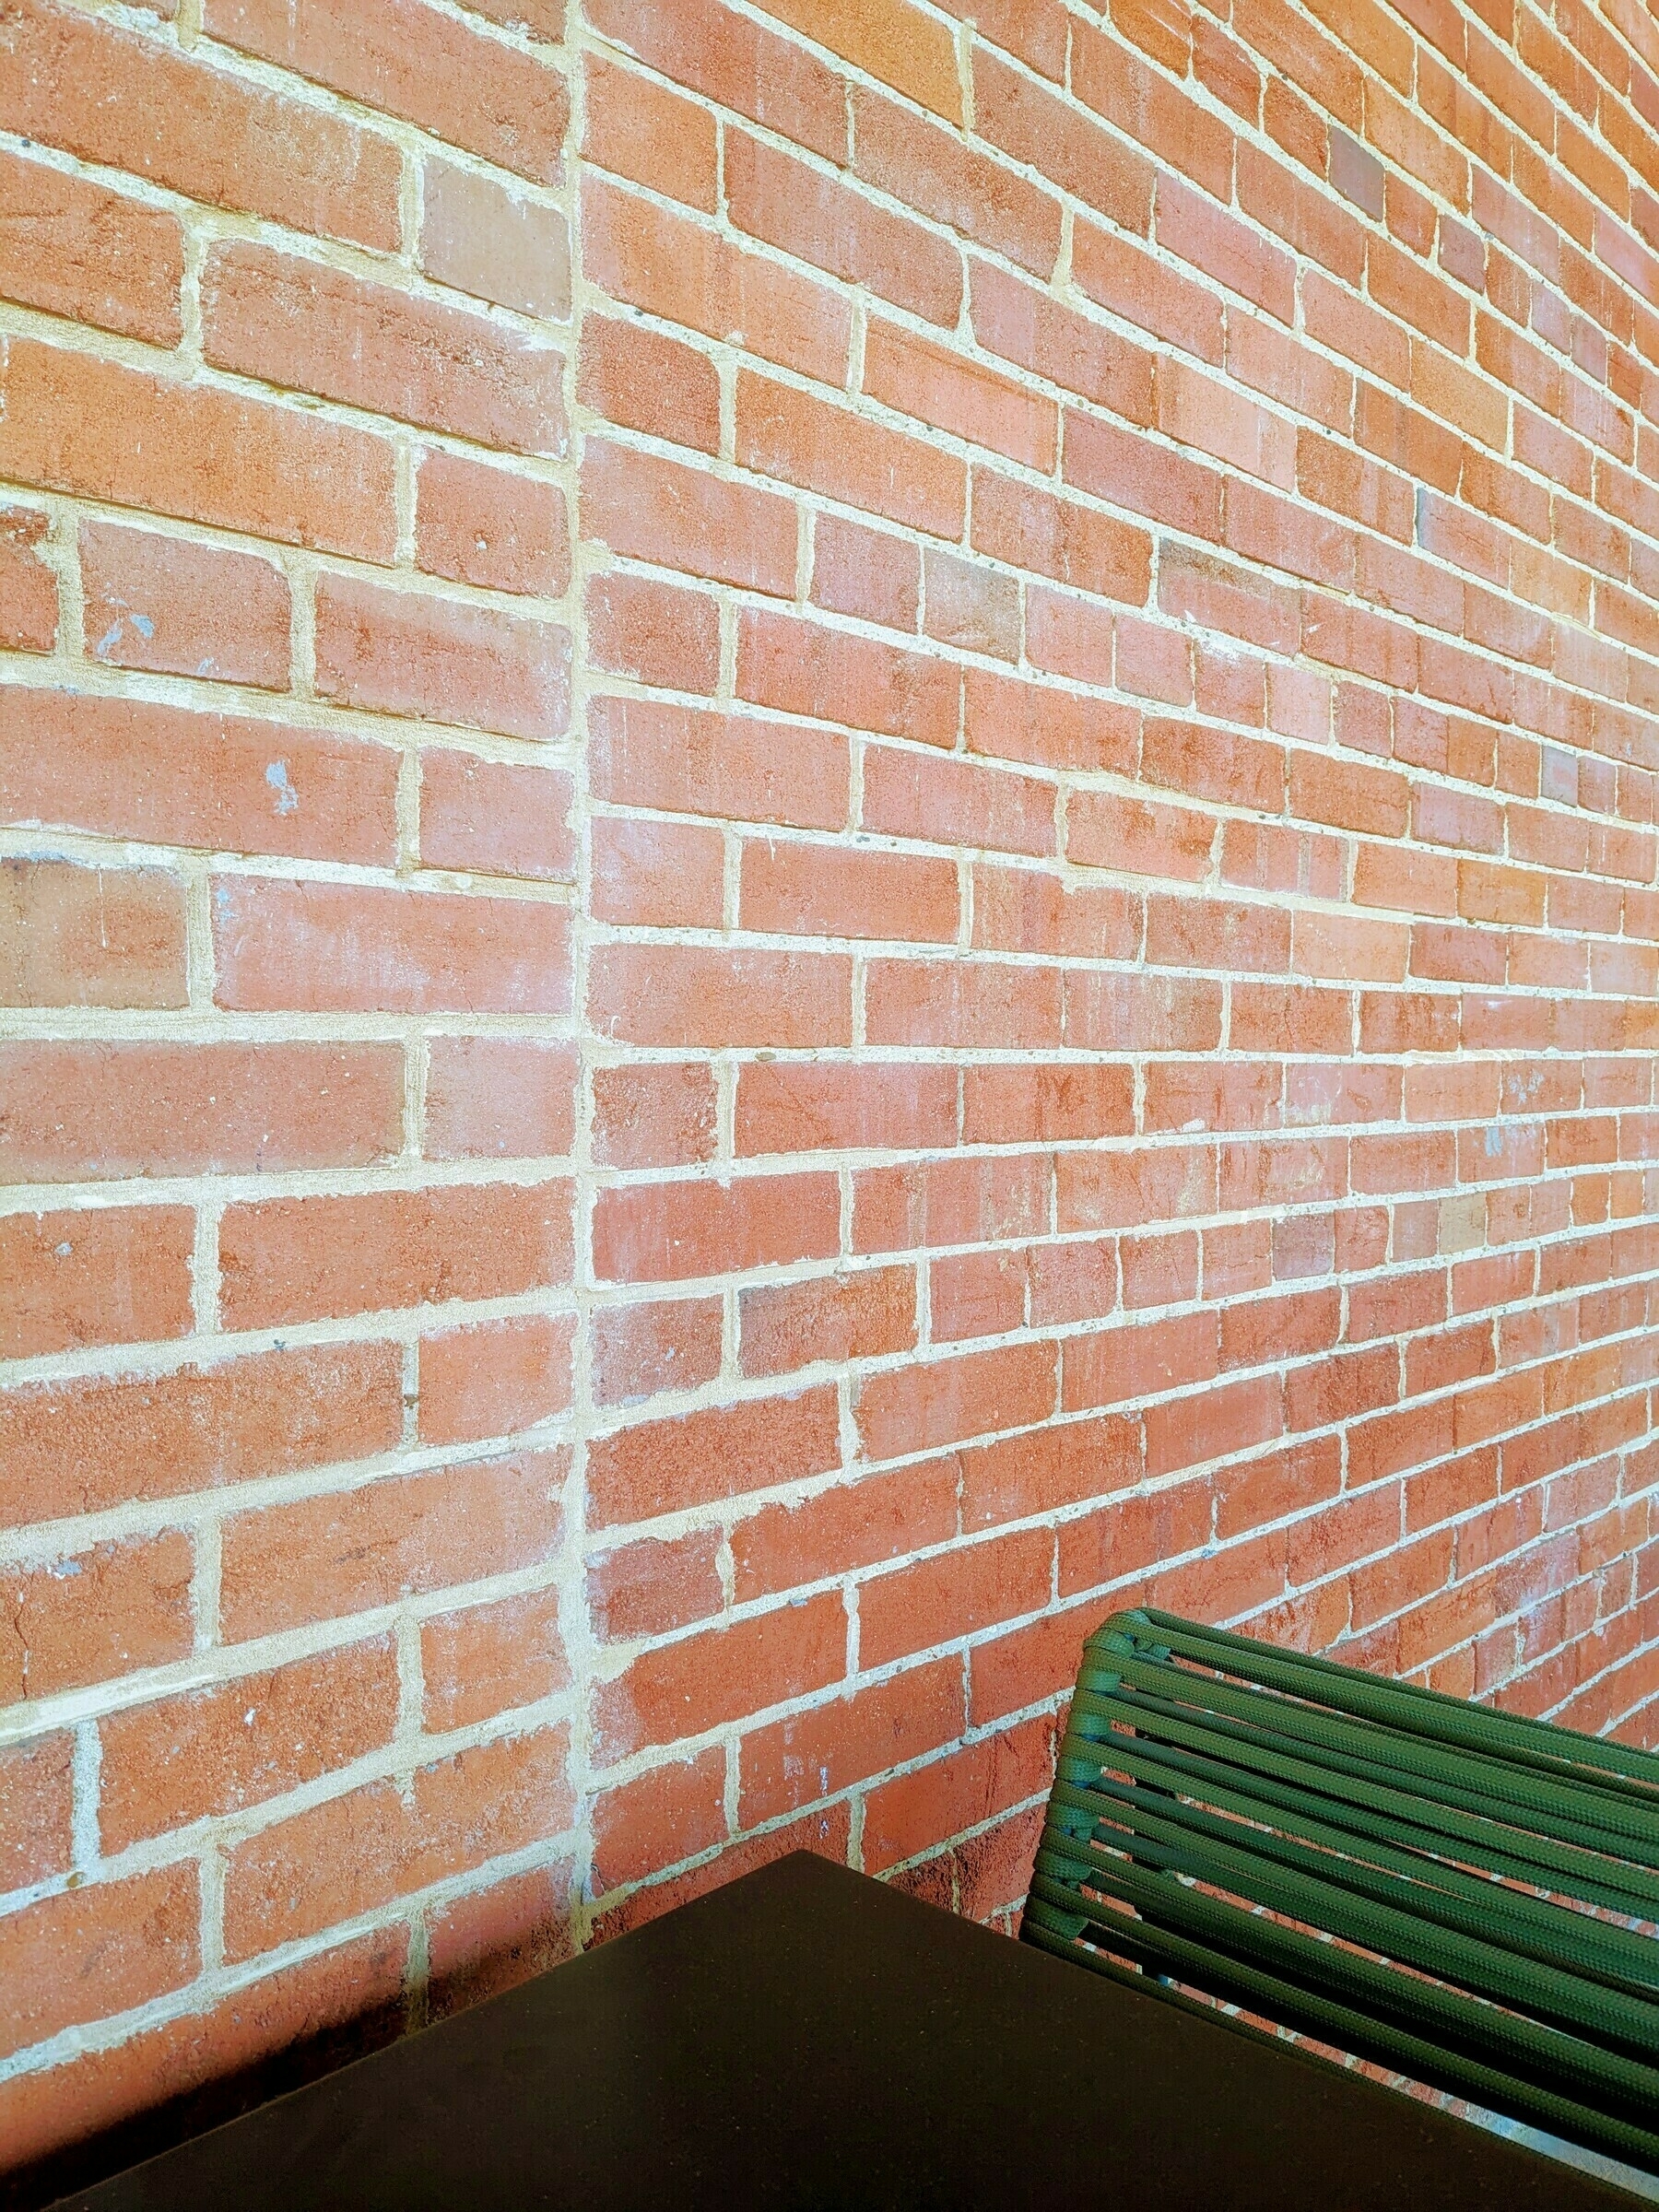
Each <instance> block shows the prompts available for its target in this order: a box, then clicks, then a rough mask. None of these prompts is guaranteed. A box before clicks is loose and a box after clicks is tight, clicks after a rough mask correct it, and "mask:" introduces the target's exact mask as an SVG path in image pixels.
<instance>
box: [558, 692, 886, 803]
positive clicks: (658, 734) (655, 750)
mask: <svg viewBox="0 0 1659 2212" xmlns="http://www.w3.org/2000/svg"><path fill="white" fill-rule="evenodd" d="M589 733H590V735H589V758H590V760H591V763H592V775H593V782H594V792H595V794H596V795H597V796H598V797H599V798H600V799H602V800H609V801H613V802H615V803H617V804H618V805H622V806H658V807H662V808H664V809H665V810H671V811H673V812H675V813H681V814H700V815H705V816H710V815H712V816H713V817H714V818H716V819H721V820H725V819H736V820H739V821H748V822H787V823H791V824H793V825H794V827H796V828H797V829H802V830H836V829H841V827H843V826H844V825H845V822H846V819H847V809H848V801H849V796H850V792H851V786H852V768H851V759H850V755H849V752H848V747H847V741H846V739H845V738H844V737H841V736H837V735H832V734H831V733H830V732H829V731H827V730H807V729H801V728H795V727H792V726H790V725H787V724H779V723H775V722H769V721H766V720H764V719H762V718H761V717H759V716H758V715H747V714H745V715H736V714H722V713H714V712H699V711H696V710H692V709H688V708H684V707H676V706H671V705H668V704H667V703H665V702H661V701H658V700H595V701H594V705H593V707H592V708H591V710H590V712H589Z"/></svg>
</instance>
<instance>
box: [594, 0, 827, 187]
mask: <svg viewBox="0 0 1659 2212" xmlns="http://www.w3.org/2000/svg"><path fill="white" fill-rule="evenodd" d="M591 20H592V22H593V25H594V29H596V30H597V31H599V32H600V34H601V35H602V36H603V37H605V38H606V39H608V40H609V41H610V42H611V43H612V44H613V45H614V46H618V47H620V48H621V49H623V51H624V52H626V53H630V54H632V55H635V56H636V57H637V58H638V59H639V60H641V62H643V63H644V64H645V65H646V66H647V67H648V68H652V69H654V70H655V71H656V72H657V74H658V75H659V76H665V77H667V78H668V79H669V80H670V81H671V82H672V83H674V84H677V85H683V86H685V87H686V88H688V90H690V91H694V92H701V93H703V94H704V95H706V97H707V98H708V99H710V100H713V101H714V102H715V103H716V104H717V105H718V106H721V107H726V108H735V110H736V111H737V112H738V113H739V114H740V115H747V116H748V117H749V119H750V121H751V122H754V123H759V124H764V125H765V126H766V128H767V129H768V130H772V131H777V132H779V133H780V134H781V135H782V136H784V137H786V138H793V139H794V141H795V142H796V144H797V145H801V146H808V147H812V148H813V150H814V151H815V152H817V153H820V154H823V155H826V156H827V157H828V158H829V159H830V160H839V159H841V157H842V156H843V155H844V154H845V152H846V141H847V122H846V100H845V92H844V89H843V86H842V81H841V77H840V76H838V75H837V73H836V72H835V71H834V70H832V69H830V68H829V67H828V66H827V65H825V64H824V63H822V62H820V61H819V60H818V57H817V55H816V54H811V53H806V52H805V51H804V50H803V49H802V47H801V46H800V44H799V43H798V42H797V41H795V40H793V39H790V38H786V37H783V36H782V35H780V34H779V33H778V32H777V31H774V30H771V29H767V28H766V27H764V26H762V25H760V24H758V23H755V22H752V21H751V20H750V19H749V18H747V17H745V16H739V15H737V14H736V13H735V12H734V11H733V10H731V9H728V8H725V7H723V6H720V5H719V0H595V5H594V8H593V11H592V17H591Z"/></svg>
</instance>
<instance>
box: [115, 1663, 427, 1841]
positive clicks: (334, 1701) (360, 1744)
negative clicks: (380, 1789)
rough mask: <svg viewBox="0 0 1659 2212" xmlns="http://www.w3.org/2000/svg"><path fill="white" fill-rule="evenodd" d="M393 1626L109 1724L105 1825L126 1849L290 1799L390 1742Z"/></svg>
mask: <svg viewBox="0 0 1659 2212" xmlns="http://www.w3.org/2000/svg"><path fill="white" fill-rule="evenodd" d="M397 1697H398V1688H397V1659H396V1653H395V1652H394V1649H393V1645H392V1640H391V1638H390V1637H389V1636H379V1637H376V1638H374V1639H373V1640H372V1641H370V1642H367V1643H359V1644H352V1645H350V1646H348V1647H347V1649H346V1650H344V1651H340V1652H324V1653H318V1654H317V1655H316V1656H315V1657H313V1658H309V1659H300V1660H296V1661H294V1662H293V1663H292V1664H291V1665H288V1666H279V1667H276V1668H273V1669H271V1670H269V1671H268V1672H266V1673H264V1674H257V1675H241V1676H239V1677H237V1679H236V1680H235V1681H233V1682H227V1683H223V1684H221V1685H219V1686H218V1687H216V1688H211V1689H196V1690H188V1691H186V1692H185V1693H184V1694H183V1695H182V1696H181V1697H174V1698H162V1699H159V1700H156V1701H155V1702H153V1703H151V1704H147V1705H138V1706H134V1707H131V1708H129V1710H128V1711H126V1712H118V1713H112V1714H110V1715H108V1716H107V1717H106V1718H105V1719H104V1720H102V1721H100V1724H99V1730H98V1735H99V1755H100V1764H99V1794H98V1829H99V1837H100V1841H101V1843H102V1845H103V1848H104V1849H105V1850H106V1851H108V1852H118V1851H124V1850H125V1849H126V1848H127V1847H128V1846H129V1845H130V1844H133V1843H136V1842H141V1841H144V1840H145V1839H147V1837H150V1836H159V1835H165V1834H166V1833H167V1832H168V1830H170V1829H174V1828H187V1827H189V1826H190V1825H191V1824H192V1823H193V1822H194V1821H197V1820H203V1819H206V1818H210V1817H211V1816H213V1815H215V1814H223V1813H236V1812H241V1811H242V1810H243V1809H244V1808H245V1807H247V1806H254V1805H259V1804H262V1803H264V1801H265V1799H266V1798H269V1797H280V1796H283V1795H285V1794H287V1793H288V1791H289V1790H295V1789H299V1788H300V1786H301V1785H302V1784H304V1783H308V1782H314V1781H316V1780H317V1778H318V1777H319V1776H321V1775H324V1774H328V1773H332V1772H333V1771H335V1769H336V1768H339V1767H346V1766H349V1765H350V1764H351V1763H352V1761H353V1760H354V1759H361V1758H364V1757H366V1756H367V1755H368V1754H369V1753H370V1752H371V1751H376V1750H379V1749H380V1748H381V1747H382V1745H386V1744H389V1743H390V1742H391V1740H392V1732H393V1730H394V1727H395V1726H396V1724H397Z"/></svg>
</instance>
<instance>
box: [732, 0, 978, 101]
mask: <svg viewBox="0 0 1659 2212" xmlns="http://www.w3.org/2000/svg"><path fill="white" fill-rule="evenodd" d="M771 13H772V14H773V15H775V16H777V17H779V18H781V19H782V21H783V22H785V23H790V24H793V25H794V29H796V30H799V31H804V32H806V35H807V37H809V38H811V39H813V40H815V41H817V43H818V45H820V46H827V47H828V48H829V49H830V52H831V53H839V54H841V56H842V57H843V58H844V59H845V60H847V61H849V62H852V63H853V65H855V66H856V67H858V68H860V69H862V70H865V71H866V72H867V73H868V74H869V75H870V76H876V77H879V78H880V79H881V81H882V83H883V84H888V85H891V86H892V87H893V88H894V90H895V91H897V92H902V93H904V94H906V95H907V96H908V97H909V98H910V99H912V100H914V101H915V102H916V103H917V105H918V106H919V107H924V108H931V109H932V110H933V112H934V113H935V115H942V116H943V117H944V118H945V120H946V122H947V123H957V124H959V123H960V122H961V120H962V88H961V84H960V81H959V77H958V74H957V57H956V47H955V44H954V42H953V41H952V40H951V37H950V34H949V32H948V31H947V29H945V27H944V26H943V24H941V23H939V22H937V21H935V19H933V18H930V17H927V16H924V14H923V12H922V10H921V9H920V8H919V7H912V6H910V5H909V0H876V5H875V6H871V5H870V0H823V4H820V0H778V5H777V6H775V7H774V8H773V9H772V10H771Z"/></svg>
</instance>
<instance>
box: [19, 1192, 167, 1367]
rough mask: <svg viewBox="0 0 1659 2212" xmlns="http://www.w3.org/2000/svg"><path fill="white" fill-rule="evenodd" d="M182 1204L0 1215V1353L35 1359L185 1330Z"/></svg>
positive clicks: (144, 1340) (143, 1340)
mask: <svg viewBox="0 0 1659 2212" xmlns="http://www.w3.org/2000/svg"><path fill="white" fill-rule="evenodd" d="M194 1233H195V1224H194V1214H193V1213H192V1211H191V1209H190V1208H189V1207H188V1206H143V1207H134V1206H124V1207H122V1208H121V1209H120V1210H119V1211H114V1212H109V1213H93V1214H77V1213H71V1212H63V1213H50V1214H47V1213H41V1214H6V1215H0V1268H3V1269H4V1277H5V1280H6V1285H7V1295H6V1303H5V1310H4V1312H0V1353H3V1354H4V1356H5V1357H6V1358H7V1359H38V1358H41V1356H43V1355H45V1354H47V1353H51V1352H65V1351H71V1350H79V1349H83V1348H86V1347H91V1346H95V1345H110V1344H143V1343H147V1342H157V1341H161V1340H164V1339H166V1338H168V1337H175V1336H183V1335H188V1334H189V1333H190V1330H191V1327H192V1325H193V1323H192V1306H191V1288H190V1255H191V1250H192V1246H193V1244H194Z"/></svg>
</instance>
